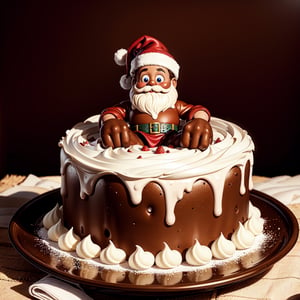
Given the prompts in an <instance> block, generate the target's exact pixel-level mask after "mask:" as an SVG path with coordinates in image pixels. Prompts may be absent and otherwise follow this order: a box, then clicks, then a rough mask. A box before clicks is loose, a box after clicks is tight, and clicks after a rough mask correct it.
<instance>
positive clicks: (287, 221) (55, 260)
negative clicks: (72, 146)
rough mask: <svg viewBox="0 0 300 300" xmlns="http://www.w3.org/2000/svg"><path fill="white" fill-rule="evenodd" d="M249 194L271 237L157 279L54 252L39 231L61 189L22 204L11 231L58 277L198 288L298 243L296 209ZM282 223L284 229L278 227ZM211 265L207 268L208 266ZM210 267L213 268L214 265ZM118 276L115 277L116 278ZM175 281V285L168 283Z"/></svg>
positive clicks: (242, 272)
mask: <svg viewBox="0 0 300 300" xmlns="http://www.w3.org/2000/svg"><path fill="white" fill-rule="evenodd" d="M250 200H251V201H252V203H253V204H254V205H255V206H257V207H258V208H259V209H260V210H261V213H262V217H263V218H264V219H265V226H264V234H265V235H267V236H268V237H271V238H266V239H265V240H264V242H263V244H262V245H261V247H259V249H258V250H257V251H255V252H251V251H250V249H249V250H246V252H245V253H248V254H249V255H250V256H248V255H246V254H245V255H241V256H240V257H239V258H238V259H236V260H232V259H228V260H224V261H223V263H222V264H221V263H220V265H219V266H216V265H215V266H214V267H213V268H211V269H209V268H207V267H190V271H184V272H177V273H174V271H173V276H171V275H170V274H172V272H169V273H165V274H162V271H161V270H159V273H158V274H155V280H154V281H153V282H152V283H149V284H145V285H141V284H142V283H145V282H146V283H147V282H150V281H151V278H150V279H149V277H148V278H147V277H145V274H147V272H144V273H143V272H141V273H140V277H138V276H133V275H129V274H135V273H136V272H125V275H124V274H122V273H121V274H120V273H117V274H115V273H113V272H111V271H110V270H109V269H105V268H102V269H101V268H98V267H97V268H96V271H97V272H96V274H95V273H94V272H95V268H93V267H92V268H91V267H89V264H88V261H86V263H85V264H83V265H82V266H83V267H82V268H81V267H79V266H80V265H78V264H74V260H73V258H71V259H66V260H63V259H61V258H60V257H58V256H57V255H53V253H52V252H51V251H49V248H48V247H45V245H44V246H42V245H43V243H42V241H41V239H39V238H38V237H37V230H38V229H39V224H40V222H41V217H42V216H43V215H44V214H45V213H46V212H48V211H49V210H50V209H51V208H52V207H53V206H54V205H55V204H56V202H57V201H59V202H60V201H61V197H60V191H59V190H54V191H51V192H49V193H46V194H43V195H41V196H38V197H37V198H35V199H33V200H32V201H30V202H28V203H27V204H25V205H24V206H23V207H22V208H20V209H19V210H18V211H17V213H16V214H15V216H14V217H13V218H12V220H11V223H10V226H9V236H10V239H11V242H12V244H13V245H14V247H15V248H16V249H17V251H18V252H19V253H20V254H21V255H22V256H23V257H24V258H25V259H27V260H28V261H29V262H30V263H31V264H33V265H34V266H36V267H37V268H39V269H41V270H42V271H45V272H47V273H50V274H52V275H54V276H56V277H58V278H61V279H64V280H67V281H70V282H73V283H77V284H81V285H83V286H85V287H89V288H92V289H94V288H96V289H98V288H100V289H101V290H102V291H103V289H104V290H105V291H106V292H108V293H109V292H112V293H114V294H116V293H118V294H122V293H124V292H126V294H127V295H128V294H132V295H137V296H142V295H144V294H147V295H149V294H151V295H155V294H157V295H158V294H159V295H169V294H170V295H171V294H173V293H176V295H178V293H183V294H188V293H195V292H198V291H199V292H202V291H206V290H211V289H215V288H220V287H224V286H226V285H232V284H236V283H239V282H241V281H246V280H248V279H251V278H254V277H256V276H259V275H260V274H262V273H263V272H265V271H267V270H269V269H270V268H271V267H272V265H273V264H274V263H276V262H277V261H278V260H279V259H281V258H282V257H283V256H284V255H286V254H287V253H288V252H289V251H290V250H291V249H292V247H293V246H294V244H295V243H296V241H297V237H298V231H299V229H298V223H297V220H296V218H295V216H294V215H293V214H292V212H291V211H290V210H289V209H288V208H287V207H286V206H284V205H283V204H281V203H280V202H278V201H277V200H275V199H274V198H272V197H270V196H267V195H265V194H263V193H260V192H257V191H252V192H251V193H250ZM278 228H280V230H278ZM204 270H206V271H204ZM209 270H210V271H209ZM112 281H115V282H112ZM168 284H171V285H168Z"/></svg>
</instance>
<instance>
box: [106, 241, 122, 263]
mask: <svg viewBox="0 0 300 300" xmlns="http://www.w3.org/2000/svg"><path fill="white" fill-rule="evenodd" d="M125 259H126V253H125V251H124V250H122V249H120V248H116V246H115V245H114V243H113V242H112V241H109V245H108V246H107V247H106V248H104V249H103V250H102V251H101V253H100V260H101V262H103V263H105V264H108V265H116V264H120V263H122V262H123V261H125Z"/></svg>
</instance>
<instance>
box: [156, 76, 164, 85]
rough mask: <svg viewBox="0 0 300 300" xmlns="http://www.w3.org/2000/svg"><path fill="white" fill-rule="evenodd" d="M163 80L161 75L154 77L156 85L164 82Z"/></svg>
mask: <svg viewBox="0 0 300 300" xmlns="http://www.w3.org/2000/svg"><path fill="white" fill-rule="evenodd" d="M164 80H165V78H164V76H162V75H157V76H156V82H157V83H162V82H164Z"/></svg>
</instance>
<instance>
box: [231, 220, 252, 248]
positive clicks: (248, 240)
mask: <svg viewBox="0 0 300 300" xmlns="http://www.w3.org/2000/svg"><path fill="white" fill-rule="evenodd" d="M231 240H232V241H233V242H234V244H235V246H236V248H237V249H239V250H241V249H247V248H249V247H251V246H252V245H253V242H254V234H253V233H252V232H251V231H248V230H247V229H245V227H244V226H243V224H242V223H241V222H239V227H238V229H237V230H235V231H234V233H233V234H232V237H231Z"/></svg>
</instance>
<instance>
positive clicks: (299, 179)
mask: <svg viewBox="0 0 300 300" xmlns="http://www.w3.org/2000/svg"><path fill="white" fill-rule="evenodd" d="M254 189H256V190H259V191H261V192H263V193H265V194H267V195H270V196H272V197H273V198H275V199H277V200H279V201H280V202H282V203H283V204H285V205H289V204H297V203H300V174H299V175H296V176H288V175H282V176H276V177H272V178H263V177H261V178H259V180H257V181H255V180H254Z"/></svg>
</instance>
